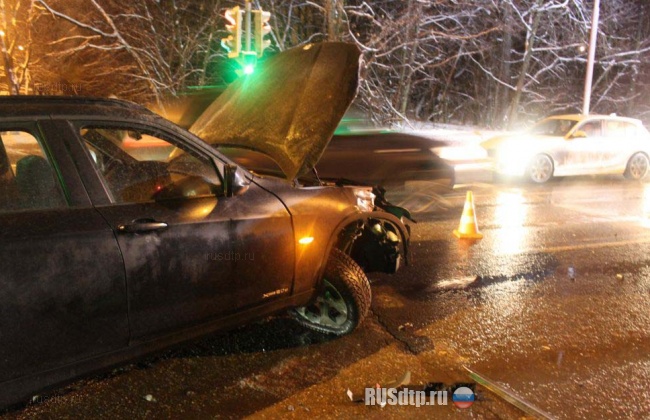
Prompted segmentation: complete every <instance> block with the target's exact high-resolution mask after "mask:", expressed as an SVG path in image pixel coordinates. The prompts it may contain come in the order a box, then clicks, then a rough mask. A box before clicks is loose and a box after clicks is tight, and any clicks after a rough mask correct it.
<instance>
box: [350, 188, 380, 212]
mask: <svg viewBox="0 0 650 420" xmlns="http://www.w3.org/2000/svg"><path fill="white" fill-rule="evenodd" d="M354 195H355V196H356V197H357V207H358V208H359V210H361V211H363V212H371V211H373V210H374V209H375V195H374V194H373V193H372V192H370V191H368V190H361V189H359V190H355V191H354Z"/></svg>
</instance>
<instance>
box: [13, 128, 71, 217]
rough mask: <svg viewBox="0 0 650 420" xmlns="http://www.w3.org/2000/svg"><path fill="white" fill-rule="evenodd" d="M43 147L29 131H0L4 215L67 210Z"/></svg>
mask: <svg viewBox="0 0 650 420" xmlns="http://www.w3.org/2000/svg"><path fill="white" fill-rule="evenodd" d="M65 205H66V201H65V197H64V194H63V191H62V189H61V185H60V184H59V181H58V179H57V177H56V174H55V172H54V170H53V168H52V165H51V164H50V162H49V161H48V159H47V157H46V155H45V152H44V151H43V148H42V147H41V144H40V143H39V141H38V140H37V139H36V137H35V136H34V135H33V134H31V133H29V132H27V131H20V130H18V131H0V212H2V213H5V212H10V211H18V210H38V209H50V208H58V207H64V206H65Z"/></svg>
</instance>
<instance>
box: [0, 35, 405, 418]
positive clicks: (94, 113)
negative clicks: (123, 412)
mask: <svg viewBox="0 0 650 420" xmlns="http://www.w3.org/2000/svg"><path fill="white" fill-rule="evenodd" d="M307 47H309V48H307ZM359 55H360V52H359V50H358V49H357V48H356V47H355V46H351V45H348V44H339V43H324V44H318V45H309V46H304V47H301V48H298V49H293V50H288V51H285V52H283V53H281V54H278V55H276V56H275V57H273V58H272V59H269V60H268V61H266V63H265V64H266V71H265V72H261V71H260V79H259V80H262V81H263V80H266V83H271V84H273V83H275V82H276V81H277V78H278V77H285V76H286V77H290V76H288V75H293V76H292V77H295V78H296V79H292V80H294V81H295V82H296V83H295V84H294V85H292V86H291V87H295V86H296V85H298V86H302V87H301V88H300V89H299V91H302V89H306V87H308V86H310V85H313V86H318V87H319V90H320V91H321V92H325V94H324V95H323V96H325V97H326V98H327V102H326V103H323V102H321V104H320V105H321V106H320V107H317V106H313V104H311V103H307V104H306V106H305V107H302V106H297V107H292V109H288V110H286V109H285V110H277V112H279V114H276V115H273V117H274V118H275V119H276V120H280V119H282V118H285V119H286V120H287V121H291V124H287V125H283V126H282V127H280V128H279V131H272V130H267V128H268V126H267V125H263V126H259V127H258V129H262V130H263V131H264V133H262V134H260V138H264V140H265V142H266V143H265V144H266V146H268V147H269V150H270V151H271V153H273V151H274V150H277V154H276V155H275V159H277V160H279V161H282V162H283V167H282V169H283V170H284V173H285V176H286V179H285V180H283V179H278V178H277V177H259V176H255V175H254V174H251V173H250V172H248V171H246V170H245V169H243V168H241V167H238V166H237V165H235V164H234V163H233V162H232V161H230V160H229V159H228V158H226V157H224V156H223V155H222V154H220V153H219V152H218V151H217V150H215V149H214V148H213V147H210V146H209V145H208V144H207V143H206V142H204V141H202V140H201V139H200V138H199V137H197V136H196V135H194V134H192V133H190V132H189V131H187V130H184V129H182V128H180V127H178V126H176V125H174V124H172V123H171V122H169V121H167V120H165V119H163V118H161V117H159V116H157V115H155V114H154V113H152V112H150V111H148V110H147V109H145V108H143V107H141V106H138V105H135V104H132V103H129V102H124V101H118V100H111V99H92V98H82V97H72V98H63V97H44V96H22V95H21V96H5V97H2V98H0V115H2V119H1V120H0V267H2V269H1V270H0V288H1V289H2V293H0V337H1V339H2V344H1V345H0V408H1V407H3V406H5V405H8V404H12V403H15V402H18V401H20V400H21V399H26V398H28V397H29V396H31V395H34V393H35V392H37V391H40V390H42V389H44V388H47V387H51V386H53V385H55V384H57V383H59V382H61V381H66V380H69V379H71V378H74V377H77V376H79V375H82V374H85V373H88V372H91V371H94V370H97V369H103V368H107V367H109V366H112V365H115V364H118V363H121V362H123V361H126V360H129V359H132V358H134V357H138V356H140V355H142V354H145V353H147V352H151V351H155V350H158V349H162V348H165V347H167V346H170V345H172V344H175V343H179V342H182V341H185V340H188V339H191V338H194V337H198V336H200V335H203V334H206V333H209V332H212V331H215V330H217V329H221V328H228V327H232V326H237V325H241V324H242V323H245V322H248V321H251V320H254V319H258V318H261V317H265V316H268V315H271V314H274V313H277V312H282V311H289V312H290V313H291V314H292V315H293V317H294V318H295V319H296V320H297V321H298V322H299V323H300V324H302V325H304V326H306V327H308V328H310V329H312V330H316V331H319V332H323V333H329V334H333V335H343V334H347V333H349V332H351V331H353V330H354V329H355V328H356V327H357V326H358V325H359V324H360V323H361V322H362V321H363V319H364V317H365V315H366V314H367V313H368V310H369V308H370V301H371V289H370V284H369V282H368V278H367V277H366V273H368V272H373V271H381V272H388V273H393V272H395V271H396V270H397V269H398V268H399V267H400V265H401V261H403V260H404V259H405V258H406V257H407V254H408V242H409V235H410V230H409V227H408V224H406V223H405V221H404V219H403V218H402V216H403V214H404V213H405V212H406V211H405V210H404V209H400V208H397V207H395V206H390V205H389V204H388V203H386V202H385V201H384V200H382V199H381V196H376V195H375V194H373V193H372V191H371V190H372V189H371V188H368V187H363V186H351V185H347V186H339V185H333V184H328V183H323V182H321V181H320V180H318V179H309V177H305V176H304V174H309V173H310V171H311V168H312V165H313V163H314V160H312V158H313V157H314V156H319V155H320V154H321V152H322V148H324V147H325V146H326V145H327V141H328V140H329V136H330V135H331V133H333V132H334V129H335V127H336V124H337V123H338V120H339V119H340V117H341V116H342V115H343V113H344V111H345V109H346V108H347V107H348V106H349V104H350V102H351V101H352V98H353V97H354V94H355V92H356V87H357V76H358V64H359ZM286 65H290V67H291V70H292V71H291V72H289V71H287V69H286V67H285V66H286ZM242 85H243V86H251V85H254V82H253V81H251V80H243V81H238V82H235V83H233V84H232V85H231V87H229V90H227V91H226V92H225V93H224V95H226V97H225V98H226V99H227V98H230V99H232V97H233V96H236V97H238V98H240V99H241V100H242V101H243V102H244V104H242V102H239V103H237V101H231V102H230V103H231V104H232V105H233V108H228V107H227V106H226V107H222V106H221V105H222V104H221V105H219V106H218V107H217V109H219V110H223V111H224V112H226V111H227V114H219V115H222V116H223V115H225V118H227V119H228V121H239V118H243V119H250V118H248V116H247V115H246V113H245V112H246V110H247V109H248V108H247V107H246V106H243V105H245V103H246V102H247V101H251V102H256V101H257V100H258V98H259V96H258V95H256V92H260V91H262V90H254V91H252V90H246V89H244V88H243V87H242ZM285 85H286V84H285ZM295 97H296V98H300V97H301V95H296V96H295ZM276 98H277V97H274V98H272V99H273V100H276ZM313 98H314V100H315V101H320V100H321V99H322V98H321V97H313ZM294 105H295V104H294ZM294 109H301V110H302V111H303V114H302V115H301V116H302V117H303V118H294V115H293V110H294ZM289 111H291V113H290V114H289V115H286V116H284V117H282V116H281V115H280V114H281V113H282V112H289ZM241 112H244V115H243V116H241V115H240V117H237V114H238V113H241ZM310 113H311V115H310ZM219 115H213V114H209V115H207V116H206V117H205V119H204V122H205V124H204V125H203V126H202V127H203V131H204V132H205V134H206V138H212V137H211V133H214V132H218V133H223V130H224V127H225V126H226V125H227V124H225V123H223V120H221V119H220V117H219ZM213 117H214V118H213ZM205 120H207V121H205ZM230 128H231V130H233V131H231V134H232V133H233V132H234V133H235V136H236V137H238V138H239V136H238V134H237V133H236V132H237V130H239V129H241V128H245V129H247V130H249V129H251V126H248V125H246V124H239V123H234V124H233V125H232V126H230ZM285 129H287V130H290V131H291V133H293V135H292V136H291V141H292V142H293V143H291V144H287V143H288V142H287V136H286V133H284V130H285ZM248 133H249V134H250V137H254V138H256V137H257V136H256V135H255V132H254V130H251V131H248ZM250 137H247V138H243V137H241V140H242V143H243V144H247V142H248V141H251V143H254V142H253V141H252V140H248V139H249V138H250ZM322 139H325V141H321V140H322ZM300 145H306V146H310V147H301V146H300ZM284 147H289V148H290V149H291V150H293V153H291V155H290V157H287V156H286V154H285V153H282V151H283V150H284V149H283V148H284ZM312 154H313V155H312ZM285 158H286V160H284V161H283V160H282V159H285ZM294 179H300V182H296V181H294ZM287 180H289V181H287ZM375 199H376V200H375Z"/></svg>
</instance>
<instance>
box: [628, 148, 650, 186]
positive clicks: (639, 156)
mask: <svg viewBox="0 0 650 420" xmlns="http://www.w3.org/2000/svg"><path fill="white" fill-rule="evenodd" d="M649 167H650V161H649V160H648V156H646V154H645V153H635V154H633V155H632V157H631V158H630V160H628V161H627V166H626V167H625V172H624V173H623V176H624V177H625V178H627V179H631V180H634V181H641V180H643V179H644V178H645V177H646V176H647V175H648V168H649Z"/></svg>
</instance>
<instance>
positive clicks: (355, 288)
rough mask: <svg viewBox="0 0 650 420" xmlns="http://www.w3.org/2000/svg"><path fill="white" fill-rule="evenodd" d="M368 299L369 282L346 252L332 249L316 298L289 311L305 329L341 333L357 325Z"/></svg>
mask: <svg viewBox="0 0 650 420" xmlns="http://www.w3.org/2000/svg"><path fill="white" fill-rule="evenodd" d="M371 299H372V293H371V291H370V282H369V281H368V278H367V277H366V274H365V273H364V272H363V270H362V269H361V267H359V265H358V264H357V263H355V262H354V260H353V259H352V258H350V257H349V256H348V255H346V254H344V253H343V252H341V251H340V250H338V249H333V250H332V253H331V254H330V258H329V260H328V261H327V266H326V267H325V274H324V275H323V285H322V287H321V291H320V293H319V295H318V296H317V297H316V300H314V302H313V303H311V304H310V305H307V306H303V307H300V308H296V309H293V310H292V311H291V314H292V316H293V317H294V318H295V319H296V320H297V321H298V322H299V323H300V324H302V325H303V326H305V327H307V328H309V329H312V330H315V331H318V332H321V333H327V334H334V335H338V336H341V335H345V334H348V333H350V332H352V331H353V330H354V329H355V328H356V327H357V326H358V325H359V324H361V322H362V321H363V319H364V318H365V316H366V314H367V313H368V310H369V309H370V301H371Z"/></svg>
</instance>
